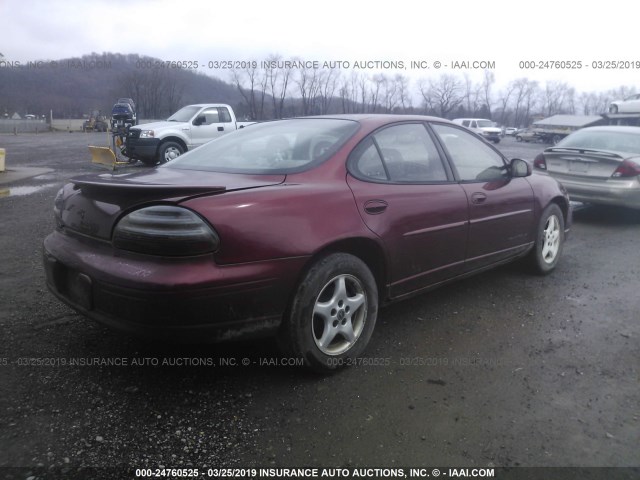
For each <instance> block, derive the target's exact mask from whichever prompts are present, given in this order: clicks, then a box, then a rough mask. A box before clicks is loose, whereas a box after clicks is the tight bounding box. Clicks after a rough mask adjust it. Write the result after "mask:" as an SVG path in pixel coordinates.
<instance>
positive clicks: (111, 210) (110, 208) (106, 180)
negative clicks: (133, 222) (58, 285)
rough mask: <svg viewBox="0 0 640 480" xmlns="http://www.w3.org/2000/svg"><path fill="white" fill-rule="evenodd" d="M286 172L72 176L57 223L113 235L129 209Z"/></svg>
mask: <svg viewBox="0 0 640 480" xmlns="http://www.w3.org/2000/svg"><path fill="white" fill-rule="evenodd" d="M285 178H286V175H284V174H280V175H240V174H229V173H217V172H203V171H197V172H196V171H191V170H178V169H168V168H159V169H156V170H153V171H151V172H144V173H142V174H122V175H112V174H103V175H91V176H83V177H76V178H74V179H71V183H69V184H67V185H66V186H65V187H64V190H63V193H62V195H61V197H59V198H58V199H56V212H57V216H58V224H59V226H60V227H62V228H64V229H68V230H71V231H74V232H77V233H81V234H83V235H87V236H90V237H94V238H99V239H102V240H110V239H111V233H112V230H113V227H114V225H115V223H116V222H117V221H118V219H119V218H120V216H121V215H122V214H123V213H124V212H129V211H132V210H135V209H137V208H141V207H143V206H146V205H152V204H176V203H180V202H183V201H185V200H187V199H190V198H193V197H198V196H205V195H222V194H224V193H225V192H232V191H238V190H246V189H253V188H259V187H265V186H270V185H277V184H280V183H282V182H284V180H285Z"/></svg>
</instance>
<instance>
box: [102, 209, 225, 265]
mask: <svg viewBox="0 0 640 480" xmlns="http://www.w3.org/2000/svg"><path fill="white" fill-rule="evenodd" d="M219 243H220V239H219V238H218V234H217V233H216V232H215V231H214V230H213V228H211V227H210V226H209V225H208V224H207V223H206V222H205V221H204V220H203V219H202V218H200V217H199V216H198V215H196V214H195V213H194V212H192V211H191V210H187V209H186V208H182V207H175V206H171V205H156V206H153V207H146V208H141V209H140V210H135V211H133V212H131V213H129V214H128V215H125V216H124V217H123V218H122V219H121V220H120V221H119V222H118V224H117V225H116V227H115V229H114V232H113V245H114V246H115V247H117V248H121V249H123V250H129V251H133V252H139V253H146V254H149V255H162V256H190V255H202V254H205V253H212V252H214V251H215V250H217V248H218V244H219Z"/></svg>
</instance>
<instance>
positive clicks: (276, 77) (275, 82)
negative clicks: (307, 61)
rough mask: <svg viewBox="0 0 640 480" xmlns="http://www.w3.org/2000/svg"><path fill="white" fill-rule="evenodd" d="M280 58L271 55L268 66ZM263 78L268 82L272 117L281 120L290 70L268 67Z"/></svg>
mask: <svg viewBox="0 0 640 480" xmlns="http://www.w3.org/2000/svg"><path fill="white" fill-rule="evenodd" d="M281 58H282V57H281V56H280V55H271V56H269V58H268V60H269V64H270V65H271V62H273V61H276V62H277V61H278V60H280V59H281ZM265 76H266V78H267V81H268V86H269V93H270V94H271V102H272V104H273V116H274V117H275V118H282V117H283V116H284V103H285V100H286V98H287V91H288V89H289V79H290V77H291V69H290V68H283V69H279V68H272V67H268V68H267V69H266V70H265Z"/></svg>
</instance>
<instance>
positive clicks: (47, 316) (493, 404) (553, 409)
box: [0, 133, 640, 478]
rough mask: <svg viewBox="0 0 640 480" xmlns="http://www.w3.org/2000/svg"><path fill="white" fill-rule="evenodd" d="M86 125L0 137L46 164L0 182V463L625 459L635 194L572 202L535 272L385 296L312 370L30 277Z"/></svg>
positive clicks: (638, 223) (636, 357)
mask: <svg viewBox="0 0 640 480" xmlns="http://www.w3.org/2000/svg"><path fill="white" fill-rule="evenodd" d="M89 143H91V144H100V143H103V144H104V143H106V141H105V137H104V134H97V133H96V134H93V133H92V134H81V133H76V134H64V133H59V134H40V135H22V136H13V135H5V136H0V148H5V149H6V150H7V157H6V158H7V160H6V161H7V168H8V169H9V170H12V169H16V168H20V167H39V168H40V167H42V168H48V169H50V170H51V171H49V172H47V173H44V174H41V175H39V176H36V177H30V178H26V179H23V180H18V181H14V182H10V183H6V182H5V183H4V184H0V195H1V196H0V218H1V219H2V221H1V223H0V224H1V226H2V229H1V230H0V265H2V269H1V270H0V338H1V339H2V342H1V343H0V467H3V468H0V477H1V476H2V474H4V475H5V476H6V478H28V477H29V476H34V475H42V474H43V473H42V472H45V473H46V472H49V473H51V474H61V475H63V476H64V475H67V478H70V476H69V475H71V474H70V473H67V472H74V471H76V470H77V469H79V468H84V467H98V468H104V469H109V468H112V467H114V466H118V465H124V466H128V467H130V468H162V467H167V468H186V467H190V468H199V469H201V470H204V469H208V468H216V467H230V468H231V467H235V468H252V467H255V468H269V467H278V468H282V467H309V466H311V467H319V468H342V467H344V468H356V467H358V468H359V467H385V468H395V467H405V468H406V467H432V466H446V467H453V468H464V467H469V468H472V467H473V468H491V467H514V466H528V467H541V466H553V467H566V466H572V467H577V466H580V467H605V466H607V467H623V466H624V467H638V466H640V448H638V445H640V388H639V386H640V293H639V287H640V280H639V278H640V255H639V254H638V246H639V243H638V239H639V238H640V212H633V211H628V210H621V209H612V208H596V207H582V206H580V208H578V209H577V210H576V212H575V219H574V226H573V231H572V232H571V235H570V238H569V239H568V241H567V243H566V246H565V250H564V255H563V258H562V260H561V263H560V265H559V267H558V269H557V270H556V271H555V272H554V273H553V274H552V275H550V276H548V277H538V276H532V275H529V274H528V273H526V271H524V269H523V268H522V267H521V266H520V265H518V264H513V265H509V266H506V267H502V268H500V269H497V270H494V271H491V272H488V273H485V274H482V275H479V276H476V277H474V278H470V279H468V280H465V281H462V282H459V283H457V284H453V285H449V286H446V287H444V288H441V289H439V290H436V291H433V292H431V293H428V294H425V295H422V296H420V297H417V298H414V299H412V300H409V301H406V302H404V303H398V304H395V305H392V306H389V307H387V308H385V309H383V310H382V311H381V312H380V315H379V320H378V325H377V326H376V331H375V332H374V335H373V338H372V341H371V344H370V346H369V348H368V349H367V351H366V358H364V359H363V361H362V362H361V364H360V365H356V366H354V367H351V368H347V369H345V370H343V371H341V372H340V373H338V374H336V375H332V376H327V377H322V376H317V375H313V374H310V373H307V372H306V371H305V370H303V369H301V368H299V367H298V366H295V365H282V364H286V363H289V361H288V359H286V358H283V357H281V356H280V355H279V353H278V352H277V350H276V347H275V345H274V342H272V341H270V340H265V341H259V342H244V343H235V344H224V345H215V346H174V345H159V344H155V343H152V342H149V341H144V340H139V339H135V338H130V337H126V336H123V335H121V334H118V333H114V332H111V331H109V330H107V329H105V328H103V327H101V326H99V325H97V324H95V323H94V322H92V321H89V320H87V319H85V318H83V317H82V316H80V315H78V314H76V313H75V312H74V311H72V310H70V309H69V308H67V307H65V306H64V305H63V304H61V303H60V302H59V301H58V300H56V299H55V298H54V297H53V295H51V294H50V293H49V292H48V290H47V288H46V286H45V282H44V272H43V267H42V260H41V255H42V250H41V245H42V240H43V238H44V237H45V236H46V235H47V234H48V233H49V232H50V231H51V230H52V228H53V219H52V206H53V198H54V196H55V193H56V191H57V190H58V188H59V187H60V186H61V185H62V184H63V183H64V182H65V181H66V180H67V179H68V178H70V177H72V176H75V175H79V174H84V173H90V172H103V171H104V170H103V169H101V168H100V167H97V166H93V165H91V164H90V163H89V155H88V152H87V148H86V145H87V144H89ZM498 147H499V148H500V149H501V150H502V151H503V152H504V153H505V154H506V155H507V156H509V157H514V156H520V157H523V158H526V159H529V160H530V159H532V158H533V157H534V156H535V155H536V154H537V153H538V152H539V151H541V149H542V148H543V146H542V145H539V144H518V143H516V142H515V140H513V139H512V138H505V139H504V140H503V141H502V142H501V143H500V144H499V145H498ZM140 168H146V167H142V166H136V167H128V168H125V169H121V170H120V171H122V172H125V171H128V170H138V169H140ZM2 175H4V174H0V182H2V178H3V177H2ZM107 360H108V361H109V362H110V363H111V364H110V365H106V364H105V362H106V361H107ZM71 364H73V365H71ZM8 467H15V468H8ZM106 471H108V470H106ZM34 472H35V473H34ZM38 472H39V473H38ZM61 472H62V473H61ZM634 474H638V475H640V473H638V471H637V470H636V471H635V473H634ZM37 478H41V477H37ZM630 478H633V477H630ZM635 478H638V477H635Z"/></svg>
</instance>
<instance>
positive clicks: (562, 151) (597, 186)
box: [533, 126, 640, 209]
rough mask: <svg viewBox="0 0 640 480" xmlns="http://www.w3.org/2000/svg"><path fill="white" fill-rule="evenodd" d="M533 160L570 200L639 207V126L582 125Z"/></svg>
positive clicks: (536, 166) (538, 168)
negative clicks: (561, 187)
mask: <svg viewBox="0 0 640 480" xmlns="http://www.w3.org/2000/svg"><path fill="white" fill-rule="evenodd" d="M533 164H534V167H535V168H536V170H538V171H541V172H545V173H547V174H548V175H550V176H552V177H554V178H555V179H557V180H558V181H560V182H561V183H562V184H563V185H564V186H565V187H566V188H567V190H568V191H569V194H570V196H571V200H576V201H579V202H588V203H595V204H603V205H618V206H623V207H630V208H636V209H639V208H640V127H622V126H617V127H589V128H583V129H581V130H578V131H577V132H575V133H572V134H571V135H569V136H568V137H566V138H565V139H563V140H561V141H560V143H558V144H557V145H555V146H554V147H549V148H547V149H546V150H545V151H544V152H542V153H541V154H539V155H538V156H537V157H536V158H535V160H534V162H533Z"/></svg>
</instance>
